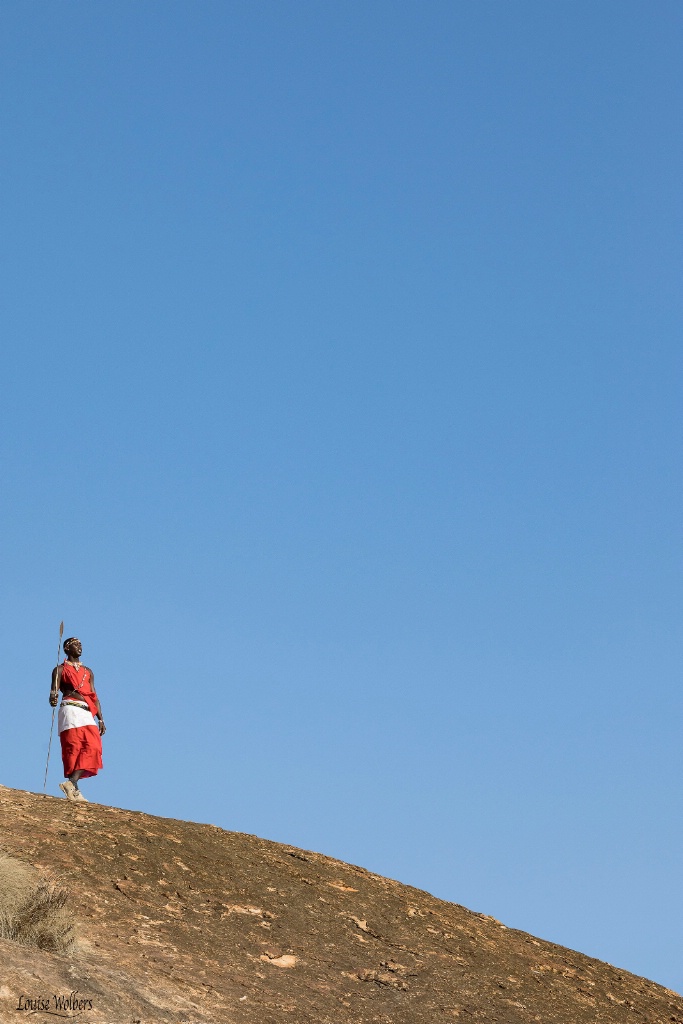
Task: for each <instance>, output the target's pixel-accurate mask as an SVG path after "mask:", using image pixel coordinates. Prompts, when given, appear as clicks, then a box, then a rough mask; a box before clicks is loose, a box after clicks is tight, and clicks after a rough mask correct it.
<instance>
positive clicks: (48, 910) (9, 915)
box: [0, 851, 76, 953]
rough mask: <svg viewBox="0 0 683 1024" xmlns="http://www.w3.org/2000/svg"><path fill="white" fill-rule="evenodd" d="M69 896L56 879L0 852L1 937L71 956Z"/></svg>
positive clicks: (72, 929) (72, 938)
mask: <svg viewBox="0 0 683 1024" xmlns="http://www.w3.org/2000/svg"><path fill="white" fill-rule="evenodd" d="M68 897H69V893H68V891H67V890H66V889H64V888H63V887H62V886H60V885H59V883H58V882H57V881H56V879H54V878H51V877H49V876H48V875H45V874H40V872H38V871H37V870H36V869H35V868H33V867H31V865H30V864H24V862H23V861H20V860H18V859H17V858H16V857H10V856H9V854H6V853H3V852H1V851H0V938H3V939H12V940H13V941H14V942H19V943H21V945H22V946H37V947H38V949H46V950H50V951H51V952H55V953H70V952H72V951H73V950H74V948H75V945H76V932H75V927H74V920H73V917H72V915H71V914H70V913H69V911H68V910H67V907H66V902H67V899H68Z"/></svg>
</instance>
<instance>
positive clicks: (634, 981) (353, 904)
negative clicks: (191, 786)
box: [0, 787, 683, 1024]
mask: <svg viewBox="0 0 683 1024" xmlns="http://www.w3.org/2000/svg"><path fill="white" fill-rule="evenodd" d="M0 829H1V831H0V849H2V851H4V852H5V853H6V854H9V855H11V856H12V857H13V858H15V859H18V860H19V861H21V862H23V864H29V865H32V866H34V868H37V869H39V871H40V872H42V873H45V872H47V873H48V874H49V873H50V872H53V873H55V874H56V876H57V878H58V880H59V885H61V886H62V887H65V888H66V889H67V890H68V894H69V895H68V900H67V903H66V906H65V907H64V908H63V910H62V911H61V913H62V914H63V913H64V912H66V913H68V914H70V915H71V916H72V918H73V920H74V921H75V932H76V939H77V945H76V948H75V949H74V950H72V951H70V952H54V951H50V950H49V949H36V948H32V947H30V946H27V945H20V944H18V943H17V942H16V941H12V940H8V939H2V940H0V965H1V967H0V1019H1V1020H2V1021H3V1022H4V1021H11V1022H13V1024H16V1022H17V1021H20V1020H22V1019H24V1016H22V1014H24V1015H25V1017H26V1019H30V1020H31V1021H39V1022H43V1021H45V1022H47V1021H50V1022H53V1024H54V1021H55V1020H57V1019H59V1018H75V1019H77V1020H79V1021H81V1022H83V1024H105V1022H106V1024H133V1022H141V1024H151V1022H161V1021H163V1022H177V1024H180V1022H188V1024H189V1022H193V1024H285V1022H287V1024H290V1022H291V1024H304V1022H306V1024H308V1022H310V1024H365V1022H368V1024H369V1022H373V1024H441V1022H444V1024H445V1022H453V1021H458V1022H459V1024H465V1022H470V1021H485V1022H494V1021H495V1022H499V1024H529V1022H531V1021H535V1022H542V1024H559V1022H562V1024H583V1022H585V1024H602V1022H604V1024H608V1022H609V1024H612V1022H613V1024H622V1022H623V1024H645V1022H647V1024H683V999H682V998H681V997H680V996H678V995H676V994H675V993H673V992H670V991H668V990H666V989H664V988H661V987H660V986H659V985H655V984H654V983H653V982H650V981H646V980H645V979H643V978H638V977H635V976H634V975H631V974H628V973H626V972H625V971H620V970H618V969H616V968H614V967H610V966H609V965H607V964H604V963H601V962H599V961H597V960H592V959H590V958H589V957H586V956H583V955H581V954H580V953H575V952H572V951H571V950H568V949H563V948H562V947H560V946H555V945H552V944H551V943H548V942H543V941H541V940H540V939H536V938H534V937H533V936H531V935H527V934H525V933H524V932H519V931H515V930H512V929H508V928H506V927H504V926H503V925H502V924H500V923H499V922H498V921H495V920H493V919H492V918H488V917H483V916H482V915H480V914H475V913H472V912H471V911H469V910H466V909H465V908H464V907H460V906H457V905H455V904H451V903H444V902H443V901H441V900H438V899H435V898H434V897H433V896H430V895H429V894H428V893H425V892H420V891H419V890H417V889H411V888H410V887H409V886H405V885H401V884H400V883H399V882H394V881H391V880H390V879H387V878H380V877H378V876H377V875H373V874H371V873H370V872H368V871H365V870H363V869H362V868H359V867H354V866H352V865H350V864H344V863H342V862H340V861H336V860H333V859H332V858H330V857H324V856H322V855H320V854H318V853H310V852H306V851H303V850H298V849H293V848H291V847H288V846H282V845H279V844H278V843H271V842H267V841H266V840H263V839H258V838H256V837H254V836H249V835H240V834H236V833H230V832H224V831H222V830H221V829H219V828H216V827H214V826H212V825H198V824H193V823H191V822H185V821H174V820H171V819H166V818H156V817H153V816H151V815H147V814H140V813H137V812H133V811H124V810H119V809H118V808H115V807H103V806H99V805H97V804H78V803H68V802H67V801H65V800H63V799H56V798H53V797H43V796H40V795H36V794H32V793H24V792H18V791H16V790H10V789H5V788H2V787H0ZM55 997H56V998H55ZM60 997H63V998H62V999H61V1002H60ZM41 1000H42V1002H41Z"/></svg>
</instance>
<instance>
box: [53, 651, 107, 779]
mask: <svg viewBox="0 0 683 1024" xmlns="http://www.w3.org/2000/svg"><path fill="white" fill-rule="evenodd" d="M70 687H73V689H74V690H75V693H71V692H69V696H68V697H67V696H66V695H65V694H64V695H63V696H62V704H61V707H60V709H59V724H58V730H59V740H60V743H61V744H62V761H63V763H64V775H65V777H66V776H69V775H73V773H74V772H76V771H80V772H81V778H83V779H87V778H89V777H90V776H92V775H97V773H98V771H99V770H100V768H101V767H102V740H101V738H100V730H99V728H98V726H97V725H96V724H95V715H96V714H97V694H96V693H95V691H94V690H93V686H92V674H91V672H90V669H88V668H86V667H85V665H81V666H80V668H76V666H75V665H72V664H71V663H70V662H68V661H65V662H64V664H63V665H62V689H63V690H64V689H70ZM74 700H78V701H82V702H83V703H84V704H87V706H88V710H87V711H86V710H85V708H82V707H75V706H73V704H70V703H67V704H65V703H64V702H65V701H67V702H71V701H74Z"/></svg>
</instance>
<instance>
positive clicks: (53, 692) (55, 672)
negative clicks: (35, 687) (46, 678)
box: [50, 665, 62, 708]
mask: <svg viewBox="0 0 683 1024" xmlns="http://www.w3.org/2000/svg"><path fill="white" fill-rule="evenodd" d="M61 681H62V666H61V665H57V666H55V668H53V669H52V686H51V687H50V705H51V706H52V707H53V708H56V707H57V704H58V702H59V684H60V683H61Z"/></svg>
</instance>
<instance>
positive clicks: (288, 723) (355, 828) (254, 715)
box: [0, 0, 683, 991]
mask: <svg viewBox="0 0 683 1024" xmlns="http://www.w3.org/2000/svg"><path fill="white" fill-rule="evenodd" d="M682 29H683V13H682V10H681V6H680V4H679V3H677V2H669V0H658V2H656V3H646V2H638V3H634V2H630V0H618V2H617V0H614V2H612V0H609V2H597V3H596V2H595V0H585V2H574V0H572V2H557V3H547V2H546V0H537V2H524V0H521V2H519V0H515V2H514V3H509V2H506V0H499V2H487V0H482V2H457V0H448V2H437V0H419V2H418V0H414V2H404V0H391V2H389V0H369V2H368V0H362V2H356V0H343V2H337V3H318V2H309V0H293V2H291V3H281V2H275V0H271V2H259V0H248V2H247V0H240V2H229V3H223V2H206V0H205V2H202V3H190V2H172V3H162V2H153V3H152V2H148V0H136V2H134V3H133V2H130V0H128V2H119V3H101V2H100V3H93V2H91V0H88V2H80V0H76V2H74V0H71V2H69V3H50V2H45V0H42V2H34V3H26V2H25V0H6V2H5V3H4V4H3V5H2V10H1V11H0V48H1V57H2V59H1V61H0V97H1V99H0V136H1V139H2V144H1V146H0V180H1V182H2V191H1V195H2V218H1V225H0V226H1V230H0V246H1V253H2V265H3V271H2V277H1V284H0V287H1V289H2V293H1V295H0V325H1V329H2V341H3V359H2V367H3V374H4V389H3V401H2V405H1V417H2V438H3V442H2V443H3V477H4V486H3V488H2V495H1V498H0V501H1V520H0V536H1V538H2V579H3V583H4V587H3V596H2V605H1V608H0V610H1V613H2V625H3V634H4V636H5V638H6V640H5V643H6V672H5V675H6V681H5V689H6V694H7V700H6V704H5V714H4V716H3V721H4V725H3V728H2V733H1V736H2V742H1V744H0V781H1V782H3V783H4V784H6V785H9V786H15V787H19V788H26V789H32V790H40V789H41V788H42V782H43V769H44V764H45V753H46V747H47V739H48V734H49V727H50V710H49V706H48V703H47V686H48V678H49V672H50V669H51V667H52V665H53V664H54V657H55V653H56V645H57V631H58V626H59V621H60V619H62V618H63V619H64V620H65V623H66V629H67V634H76V635H78V636H80V637H81V639H82V640H83V644H84V660H85V661H86V662H87V663H88V664H90V665H91V666H92V667H93V669H94V670H95V673H96V679H97V684H98V689H99V691H100V694H101V698H102V703H103V707H104V711H105V715H106V719H107V724H108V727H109V731H108V734H107V736H106V739H105V770H104V772H103V773H102V774H101V775H100V776H99V777H98V778H97V779H96V780H93V781H91V782H90V783H86V785H85V787H84V788H86V787H87V789H86V792H87V794H88V795H89V796H90V797H92V798H94V799H96V800H101V801H102V802H105V803H111V804H115V805H120V806H124V807H132V808H139V809H141V810H145V811H149V812H152V813H155V814H162V815H169V816H172V817H178V818H190V819H195V820H199V821H209V822H213V823H215V824H218V825H220V826H222V827H224V828H226V829H235V830H239V831H246V832H254V833H257V834H259V835H261V836H265V837H267V838H270V839H274V840H278V841H286V842H288V843H293V844H296V845H298V846H303V847H307V848H312V849H315V850H319V851H322V852H324V853H327V854H331V855H334V856H336V857H340V858H342V859H344V860H349V861H352V862H355V863H359V864H362V865H365V866H366V867H368V868H370V869H371V870H373V871H376V872H378V873H381V874H386V875H390V876H393V877H395V878H398V879H400V880H402V881H404V882H407V883H410V884H412V885H415V886H419V887H421V888H425V889H428V890H430V891H431V892H433V893H435V894H436V895H437V896H440V897H443V898H445V899H448V900H453V901H455V902H458V903H462V904H465V905H466V906H468V907H470V908H472V909H474V910H479V911H482V912H485V913H488V914H492V915H494V916H495V917H497V918H499V919H501V920H502V921H503V922H504V923H506V924H508V925H509V926H513V927H518V928H521V929H524V930H527V931H530V932H533V933H535V934H537V935H540V936H542V937H543V938H546V939H551V940H553V941H555V942H558V943H562V944H564V945H568V946H571V947H574V948H577V949H580V950H582V951H583V952H586V953H589V954H591V955H593V956H596V957H599V958H601V959H605V960H608V961H610V962H612V963H614V964H617V965H618V966H621V967H624V968H627V969H629V970H631V971H634V972H636V973H638V974H644V975H647V976H649V977H651V978H653V979H654V980H656V981H659V982H662V983H664V984H667V985H669V986H670V987H674V988H677V989H678V990H679V991H680V990H683V973H682V968H681V950H682V948H683V930H682V921H683V906H682V891H681V868H682V867H683V858H682V857H681V848H682V845H683V843H682V840H683V826H682V823H681V822H682V814H681V812H682V811H683V807H682V801H681V787H680V774H681V767H682V764H681V761H682V758H681V724H682V722H681V698H680V668H681V654H682V653H683V651H682V647H683V645H682V644H681V626H680V619H681V597H682V596H683V595H682V594H681V590H682V587H681V579H682V577H681V553H682V551H681V536H680V532H679V528H680V513H681V483H682V480H681V472H680V456H681V431H680V418H679V416H680V386H681V347H680V337H681V332H680V328H681V320H682V317H681V312H682V310H681V303H680V299H679V297H678V291H677V288H678V285H679V284H680V275H681V269H682V264H683V260H682V259H681V255H682V253H681V246H680V239H681V196H680V183H681V170H682V165H683V160H682V159H681V156H682V144H681V132H680V127H681V107H682V104H681V98H682V90H681V84H682V83H681V78H682V75H681V61H680V54H681V43H682V41H683V31H682ZM20 707H21V709H22V710H21V711H20V710H19V708H20ZM59 768H60V762H59V757H58V756H57V753H56V752H55V749H54V746H53V761H52V766H51V774H50V780H49V789H50V791H51V792H53V793H57V792H58V790H57V789H56V786H57V782H58V781H59V779H60V771H59Z"/></svg>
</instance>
